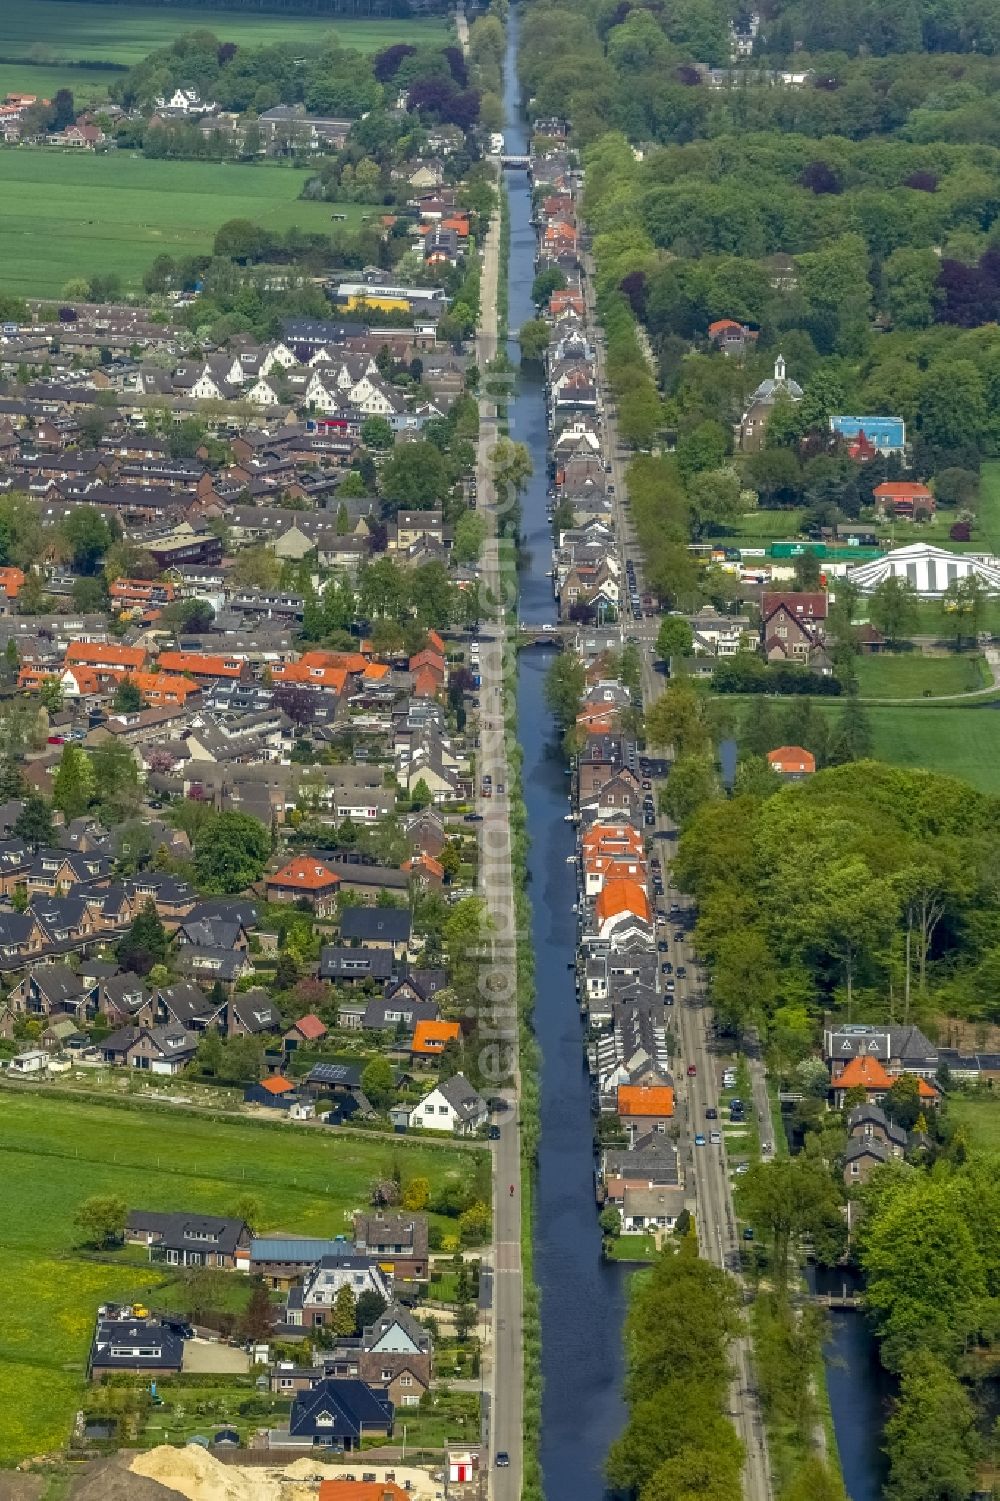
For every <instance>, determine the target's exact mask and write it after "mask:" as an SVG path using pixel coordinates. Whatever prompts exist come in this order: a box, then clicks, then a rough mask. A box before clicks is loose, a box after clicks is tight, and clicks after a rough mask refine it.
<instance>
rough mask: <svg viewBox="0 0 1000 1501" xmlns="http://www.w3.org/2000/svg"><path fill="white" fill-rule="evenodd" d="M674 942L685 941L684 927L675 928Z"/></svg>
mask: <svg viewBox="0 0 1000 1501" xmlns="http://www.w3.org/2000/svg"><path fill="white" fill-rule="evenodd" d="M674 942H675V943H683V942H684V932H683V929H681V928H675V929H674Z"/></svg>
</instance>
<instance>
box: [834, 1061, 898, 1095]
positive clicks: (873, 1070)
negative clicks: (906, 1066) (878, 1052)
mask: <svg viewBox="0 0 1000 1501" xmlns="http://www.w3.org/2000/svg"><path fill="white" fill-rule="evenodd" d="M834 1082H835V1083H836V1086H837V1088H838V1089H891V1088H892V1086H893V1083H894V1080H893V1076H892V1074H890V1073H887V1072H886V1070H885V1069H884V1068H883V1067H882V1065H881V1063H880V1062H879V1060H878V1059H877V1058H872V1057H870V1056H866V1057H864V1058H852V1059H851V1060H850V1062H849V1063H846V1064H845V1065H844V1068H843V1072H842V1073H840V1074H839V1075H838V1077H837V1079H836V1080H835V1081H834Z"/></svg>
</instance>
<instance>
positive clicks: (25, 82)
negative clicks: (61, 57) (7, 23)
mask: <svg viewBox="0 0 1000 1501" xmlns="http://www.w3.org/2000/svg"><path fill="white" fill-rule="evenodd" d="M2 25H3V17H2V14H0V26H2ZM121 76H122V75H121V73H120V72H119V71H118V70H117V69H112V68H74V67H71V66H69V65H68V64H66V65H65V66H60V65H59V64H58V63H53V64H45V63H30V62H3V61H0V99H3V98H5V97H6V96H7V95H8V94H37V95H38V97H39V98H40V99H51V98H52V96H53V95H54V94H57V93H58V92H59V90H60V89H69V91H70V93H71V94H72V95H73V99H74V101H75V102H76V104H77V105H78V106H81V107H82V106H83V105H86V104H94V103H99V102H101V101H103V100H104V99H106V98H107V93H108V86H109V84H111V83H113V82H114V80H115V79H116V78H120V77H121Z"/></svg>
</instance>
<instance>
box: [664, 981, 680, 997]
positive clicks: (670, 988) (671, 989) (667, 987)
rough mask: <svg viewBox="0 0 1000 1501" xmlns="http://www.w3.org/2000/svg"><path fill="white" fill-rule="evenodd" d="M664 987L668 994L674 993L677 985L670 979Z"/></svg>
mask: <svg viewBox="0 0 1000 1501" xmlns="http://www.w3.org/2000/svg"><path fill="white" fill-rule="evenodd" d="M663 988H664V990H665V991H666V992H667V995H673V993H674V991H675V990H676V989H677V987H676V985H675V984H674V982H673V980H668V981H667V983H666V985H665V986H664V987H663Z"/></svg>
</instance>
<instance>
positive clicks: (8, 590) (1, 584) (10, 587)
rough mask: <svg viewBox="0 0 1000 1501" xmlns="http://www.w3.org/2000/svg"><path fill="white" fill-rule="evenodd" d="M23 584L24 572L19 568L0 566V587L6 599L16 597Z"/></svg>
mask: <svg viewBox="0 0 1000 1501" xmlns="http://www.w3.org/2000/svg"><path fill="white" fill-rule="evenodd" d="M23 586H24V574H23V573H22V572H21V570H20V568H0V589H2V590H3V591H4V593H5V594H6V595H7V597H8V599H16V598H17V596H18V594H19V593H20V591H21V589H22V588H23Z"/></svg>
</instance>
